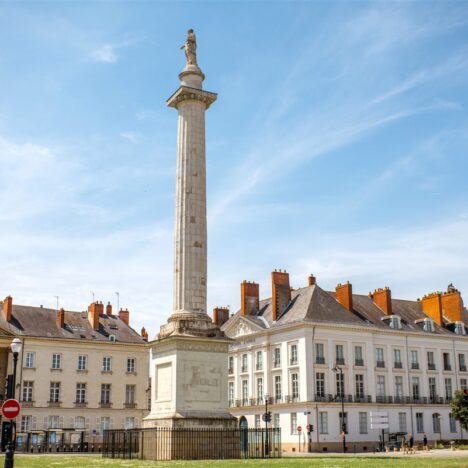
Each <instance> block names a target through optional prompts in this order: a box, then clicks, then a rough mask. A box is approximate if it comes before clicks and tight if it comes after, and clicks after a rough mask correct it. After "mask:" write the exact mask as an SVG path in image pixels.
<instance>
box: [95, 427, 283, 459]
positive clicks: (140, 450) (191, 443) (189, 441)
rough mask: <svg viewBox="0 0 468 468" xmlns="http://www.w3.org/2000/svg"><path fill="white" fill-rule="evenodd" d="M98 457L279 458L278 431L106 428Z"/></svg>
mask: <svg viewBox="0 0 468 468" xmlns="http://www.w3.org/2000/svg"><path fill="white" fill-rule="evenodd" d="M102 454H103V457H107V458H125V459H142V460H210V459H211V460H227V459H239V458H279V457H281V429H279V428H269V429H260V428H258V429H241V428H236V429H217V428H213V429H212V428H163V427H157V428H147V429H129V430H123V429H110V430H106V431H104V439H103V450H102Z"/></svg>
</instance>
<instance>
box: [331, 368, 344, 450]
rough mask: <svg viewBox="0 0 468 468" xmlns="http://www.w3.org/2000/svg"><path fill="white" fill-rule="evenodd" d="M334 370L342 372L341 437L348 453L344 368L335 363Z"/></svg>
mask: <svg viewBox="0 0 468 468" xmlns="http://www.w3.org/2000/svg"><path fill="white" fill-rule="evenodd" d="M332 371H333V372H339V373H340V381H341V388H340V395H339V396H340V397H341V418H340V419H341V437H342V439H343V453H346V425H345V422H344V388H343V386H344V378H343V369H342V368H341V367H338V366H337V365H336V364H335V367H334V368H333V369H332Z"/></svg>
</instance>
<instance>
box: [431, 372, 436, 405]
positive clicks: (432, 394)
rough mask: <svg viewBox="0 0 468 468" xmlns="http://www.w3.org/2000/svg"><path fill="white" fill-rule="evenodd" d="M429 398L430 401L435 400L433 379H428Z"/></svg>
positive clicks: (434, 381)
mask: <svg viewBox="0 0 468 468" xmlns="http://www.w3.org/2000/svg"><path fill="white" fill-rule="evenodd" d="M429 398H430V399H431V400H432V401H434V400H435V399H436V398H437V384H436V379H435V377H429Z"/></svg>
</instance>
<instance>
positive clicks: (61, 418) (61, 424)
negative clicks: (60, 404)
mask: <svg viewBox="0 0 468 468" xmlns="http://www.w3.org/2000/svg"><path fill="white" fill-rule="evenodd" d="M59 427H60V428H61V429H63V416H60V418H59Z"/></svg>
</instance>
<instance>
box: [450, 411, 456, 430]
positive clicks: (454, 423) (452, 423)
mask: <svg viewBox="0 0 468 468" xmlns="http://www.w3.org/2000/svg"><path fill="white" fill-rule="evenodd" d="M449 425H450V432H457V421H456V419H455V418H454V417H453V414H452V413H449Z"/></svg>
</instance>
